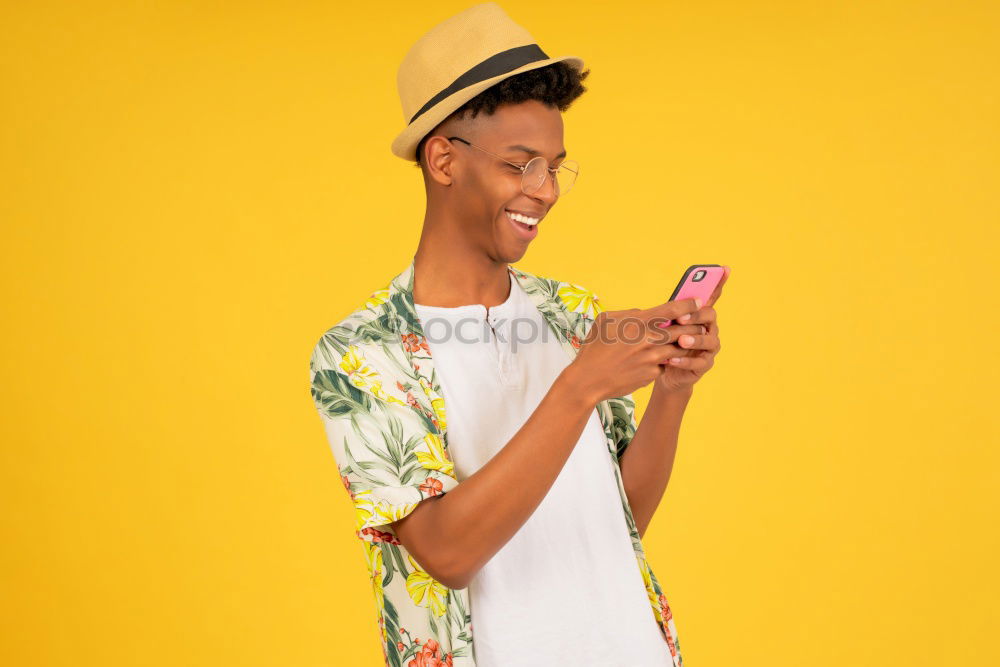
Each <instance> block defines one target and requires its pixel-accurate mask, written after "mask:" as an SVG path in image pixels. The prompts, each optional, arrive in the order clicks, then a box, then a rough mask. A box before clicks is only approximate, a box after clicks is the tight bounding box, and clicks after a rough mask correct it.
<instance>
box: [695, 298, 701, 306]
mask: <svg viewBox="0 0 1000 667" xmlns="http://www.w3.org/2000/svg"><path fill="white" fill-rule="evenodd" d="M694 306H695V308H701V299H699V298H697V297H695V300H694Z"/></svg>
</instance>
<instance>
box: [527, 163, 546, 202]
mask: <svg viewBox="0 0 1000 667" xmlns="http://www.w3.org/2000/svg"><path fill="white" fill-rule="evenodd" d="M546 166H548V165H547V163H546V162H545V158H543V157H541V156H539V157H535V158H531V160H529V161H528V164H527V165H525V167H524V175H523V176H522V177H521V189H522V190H524V193H525V194H529V195H530V194H533V193H535V192H537V191H538V188H540V187H542V183H544V182H545V168H546Z"/></svg>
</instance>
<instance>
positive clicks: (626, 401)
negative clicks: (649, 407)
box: [608, 394, 637, 462]
mask: <svg viewBox="0 0 1000 667" xmlns="http://www.w3.org/2000/svg"><path fill="white" fill-rule="evenodd" d="M608 403H609V404H610V406H611V415H612V423H611V432H612V433H613V434H614V436H615V451H616V452H617V457H618V461H619V462H620V461H621V460H622V456H624V454H625V450H626V449H627V448H628V446H629V443H631V442H632V438H633V437H634V436H635V432H636V429H637V425H636V423H635V400H634V399H633V398H632V394H626V395H625V396H620V397H618V398H612V399H609V400H608Z"/></svg>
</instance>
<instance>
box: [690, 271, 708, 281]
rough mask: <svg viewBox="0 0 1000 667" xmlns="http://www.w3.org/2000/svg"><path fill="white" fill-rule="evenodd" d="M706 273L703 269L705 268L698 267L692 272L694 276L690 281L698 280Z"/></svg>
mask: <svg viewBox="0 0 1000 667" xmlns="http://www.w3.org/2000/svg"><path fill="white" fill-rule="evenodd" d="M707 273H708V272H707V271H705V269H698V270H697V271H695V272H694V277H693V278H691V282H693V283H696V282H698V281H699V280H701V279H702V278H704V277H705V274H707Z"/></svg>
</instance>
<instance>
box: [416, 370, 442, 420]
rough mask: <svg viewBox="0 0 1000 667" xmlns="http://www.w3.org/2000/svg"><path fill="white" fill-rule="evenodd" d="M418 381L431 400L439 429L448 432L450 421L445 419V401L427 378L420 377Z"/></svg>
mask: <svg viewBox="0 0 1000 667" xmlns="http://www.w3.org/2000/svg"><path fill="white" fill-rule="evenodd" d="M417 379H418V380H420V388H421V389H423V390H424V393H425V394H426V395H427V398H428V399H430V402H431V409H433V410H434V418H435V419H436V420H437V425H438V428H439V429H441V430H442V431H444V430H447V428H448V421H447V419H446V418H445V417H446V416H445V408H444V399H443V398H441V397H440V396H438V395H437V394H436V393H435V392H434V390H433V389H432V388H431V386H430V383H428V382H427V380H426V379H425V378H423V377H420V378H417Z"/></svg>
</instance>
